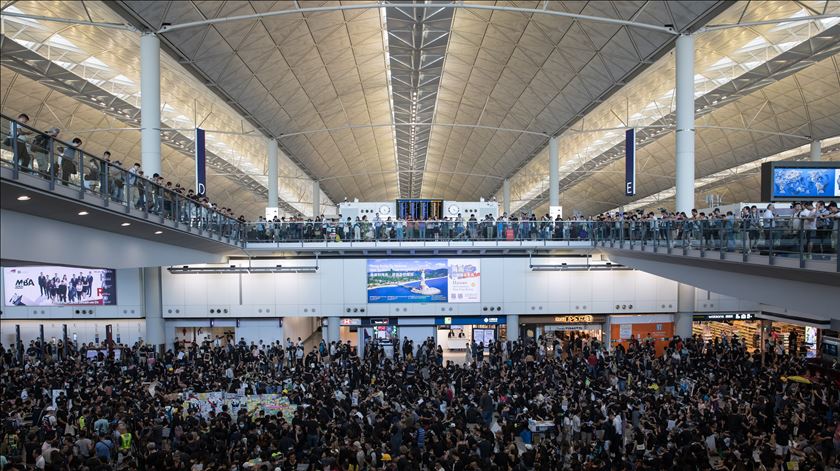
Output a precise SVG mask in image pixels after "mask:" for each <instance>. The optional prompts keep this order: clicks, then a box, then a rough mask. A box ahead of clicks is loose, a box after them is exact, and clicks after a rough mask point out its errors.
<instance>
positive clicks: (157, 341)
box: [140, 267, 166, 350]
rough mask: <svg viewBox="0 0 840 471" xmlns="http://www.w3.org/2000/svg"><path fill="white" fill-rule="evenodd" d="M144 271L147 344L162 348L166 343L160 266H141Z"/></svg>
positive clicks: (144, 310) (144, 311) (144, 312)
mask: <svg viewBox="0 0 840 471" xmlns="http://www.w3.org/2000/svg"><path fill="white" fill-rule="evenodd" d="M140 270H142V271H143V314H144V315H145V317H146V335H145V337H144V338H145V340H146V343H147V344H150V345H154V346H155V348H156V349H158V350H160V348H161V347H163V346H164V344H165V343H166V334H165V332H164V328H163V323H164V320H163V291H162V290H161V279H160V267H148V268H141V269H140Z"/></svg>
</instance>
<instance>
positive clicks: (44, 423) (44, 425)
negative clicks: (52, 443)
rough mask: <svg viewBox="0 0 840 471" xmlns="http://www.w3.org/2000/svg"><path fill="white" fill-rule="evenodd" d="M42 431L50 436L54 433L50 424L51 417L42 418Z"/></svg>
mask: <svg viewBox="0 0 840 471" xmlns="http://www.w3.org/2000/svg"><path fill="white" fill-rule="evenodd" d="M41 430H43V431H44V432H45V433H46V434H50V433H52V432H53V426H52V422H50V416H49V415H45V416H43V417H41Z"/></svg>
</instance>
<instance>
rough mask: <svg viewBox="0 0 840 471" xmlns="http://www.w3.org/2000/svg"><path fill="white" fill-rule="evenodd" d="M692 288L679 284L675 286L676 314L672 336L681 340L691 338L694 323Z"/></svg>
mask: <svg viewBox="0 0 840 471" xmlns="http://www.w3.org/2000/svg"><path fill="white" fill-rule="evenodd" d="M694 294H695V289H694V286H691V285H687V284H685V283H680V284H679V286H677V313H676V314H675V315H674V335H679V336H680V337H681V338H683V339H687V338H690V337H691V331H692V323H693V322H694Z"/></svg>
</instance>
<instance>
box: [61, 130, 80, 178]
mask: <svg viewBox="0 0 840 471" xmlns="http://www.w3.org/2000/svg"><path fill="white" fill-rule="evenodd" d="M81 146H82V140H81V139H79V138H78V137H74V138H73V140H72V141H71V142H70V146H68V147H62V148H60V149H59V150H60V152H61V184H62V185H64V186H67V185H68V184H69V183H70V178H71V177H72V176H73V175H76V174H78V173H79V167H78V164H77V162H78V160H79V156H80V155H81V150H80V149H79V147H81Z"/></svg>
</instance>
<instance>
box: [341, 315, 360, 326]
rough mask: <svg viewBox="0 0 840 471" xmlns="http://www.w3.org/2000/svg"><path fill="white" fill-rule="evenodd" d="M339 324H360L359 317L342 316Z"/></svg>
mask: <svg viewBox="0 0 840 471" xmlns="http://www.w3.org/2000/svg"><path fill="white" fill-rule="evenodd" d="M341 325H362V319H361V318H360V317H342V318H341Z"/></svg>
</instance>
